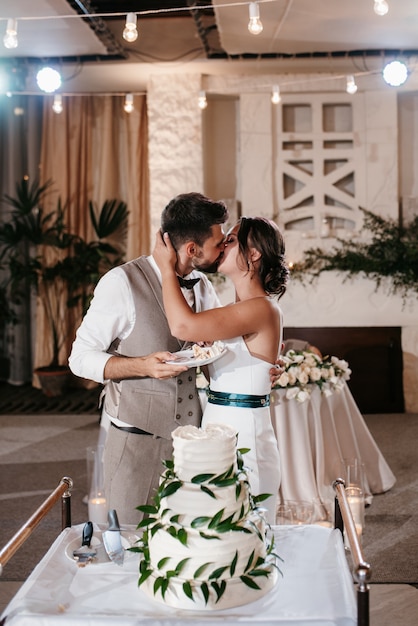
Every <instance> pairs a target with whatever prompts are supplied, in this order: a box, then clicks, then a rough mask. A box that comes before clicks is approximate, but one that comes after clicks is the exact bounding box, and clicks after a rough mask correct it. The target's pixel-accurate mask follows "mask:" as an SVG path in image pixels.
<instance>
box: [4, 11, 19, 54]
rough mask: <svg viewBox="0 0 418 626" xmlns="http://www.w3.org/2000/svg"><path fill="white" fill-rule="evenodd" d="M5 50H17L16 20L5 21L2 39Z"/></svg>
mask: <svg viewBox="0 0 418 626" xmlns="http://www.w3.org/2000/svg"><path fill="white" fill-rule="evenodd" d="M3 43H4V47H5V48H9V49H11V48H17V45H18V41H17V20H15V19H14V18H13V17H12V18H10V19H8V20H7V27H6V34H5V35H4V37H3Z"/></svg>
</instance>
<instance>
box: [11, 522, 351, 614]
mask: <svg viewBox="0 0 418 626" xmlns="http://www.w3.org/2000/svg"><path fill="white" fill-rule="evenodd" d="M82 526H83V525H78V526H74V527H73V528H68V529H66V530H64V531H63V532H62V533H61V534H60V536H59V537H58V539H57V540H56V541H55V542H54V544H53V545H52V546H51V548H50V550H49V552H48V553H47V554H46V556H45V557H44V558H43V559H42V561H41V562H40V563H39V564H38V566H37V567H36V568H35V570H34V571H33V572H32V574H31V575H30V577H29V578H28V580H27V581H26V582H25V583H24V585H23V586H22V587H21V589H20V590H19V592H18V593H17V595H16V596H15V597H14V599H13V600H12V601H11V603H10V604H9V605H8V607H7V608H6V610H5V611H4V613H3V615H2V617H3V618H4V617H5V616H7V621H6V626H35V625H36V626H62V625H65V626H80V625H83V626H85V625H89V626H112V625H115V626H143V625H146V626H181V625H184V624H185V623H186V622H187V623H192V624H193V625H196V626H208V625H212V624H213V625H215V624H216V625H219V624H221V623H227V624H239V625H248V626H249V625H252V626H254V625H255V624H262V625H263V626H273V625H277V624H279V625H280V626H302V625H304V626H307V625H310V624H317V625H318V624H320V625H321V626H331V625H337V626H354V625H355V624H356V610H357V609H356V599H355V593H354V585H353V582H352V578H351V575H350V572H349V569H348V565H347V560H346V557H345V553H344V548H343V544H342V539H341V534H340V532H339V531H338V530H331V529H328V528H322V527H319V526H281V527H276V528H274V533H275V536H276V550H275V551H276V553H277V554H279V555H280V556H281V557H282V558H283V559H284V563H281V564H280V568H281V570H282V572H283V578H281V577H279V580H278V582H277V585H276V587H275V588H274V589H273V590H272V591H271V592H269V593H268V594H267V595H266V596H264V597H263V598H261V599H260V600H258V601H256V602H253V603H251V604H248V605H245V606H242V607H238V608H236V609H227V610H224V611H217V612H189V611H187V612H185V611H178V610H175V609H170V608H167V607H165V606H163V605H161V604H159V603H157V602H155V601H154V600H153V599H150V598H148V597H147V596H146V595H145V593H144V592H143V591H142V590H141V589H138V587H137V580H138V561H139V556H138V554H135V553H126V554H127V556H126V557H125V562H124V564H123V567H119V566H118V565H116V564H114V563H111V562H102V563H91V564H89V565H88V566H86V567H84V568H79V567H77V565H76V564H75V563H74V562H73V561H72V560H70V559H69V558H68V557H67V556H66V555H65V548H66V546H68V544H69V543H70V542H73V541H74V540H76V539H78V538H81V532H82ZM96 530H98V529H97V528H96ZM132 532H135V531H134V529H132Z"/></svg>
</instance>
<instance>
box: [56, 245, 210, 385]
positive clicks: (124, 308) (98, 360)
mask: <svg viewBox="0 0 418 626" xmlns="http://www.w3.org/2000/svg"><path fill="white" fill-rule="evenodd" d="M147 260H148V262H149V263H150V265H151V267H152V268H153V269H154V271H155V273H156V274H157V276H158V277H159V278H160V280H161V273H160V271H159V269H158V266H157V264H156V263H155V261H154V259H153V257H152V256H149V257H147ZM190 277H191V278H197V277H200V278H201V280H200V282H199V283H197V285H196V286H195V287H194V289H193V290H189V289H184V290H183V292H184V293H185V296H186V299H189V298H190V296H191V295H192V294H191V293H190V292H191V291H193V292H194V296H195V300H196V311H201V310H205V309H213V308H216V307H218V306H220V302H219V299H218V296H217V295H216V292H215V290H214V288H213V286H212V285H211V283H210V281H209V280H208V278H207V277H206V276H205V275H204V274H202V273H201V272H196V271H193V272H192V273H191V274H190ZM187 292H188V293H187ZM135 319H136V316H135V307H134V302H133V297H132V292H131V287H130V285H129V281H128V278H127V276H126V274H125V272H124V271H123V270H122V269H121V268H120V267H116V268H113V269H111V270H110V271H109V272H107V274H105V275H104V276H103V277H102V278H101V279H100V280H99V282H98V283H97V286H96V288H95V290H94V298H93V299H92V301H91V304H90V308H89V310H88V311H87V313H86V315H85V317H84V319H83V321H82V323H81V325H80V327H79V329H78V330H77V334H76V338H75V341H74V343H73V346H72V350H71V354H70V357H69V360H68V362H69V365H70V368H71V371H72V372H73V373H74V374H75V375H76V376H80V377H81V378H86V379H88V380H94V381H96V382H98V383H104V382H105V379H104V368H105V365H106V363H107V361H108V359H110V357H111V356H112V355H111V354H109V353H108V352H107V350H108V349H109V346H110V345H111V343H112V342H113V341H114V340H115V339H116V338H119V339H126V337H128V336H129V334H130V333H131V331H132V329H133V327H134V324H135ZM161 349H162V350H164V349H165V348H164V346H161Z"/></svg>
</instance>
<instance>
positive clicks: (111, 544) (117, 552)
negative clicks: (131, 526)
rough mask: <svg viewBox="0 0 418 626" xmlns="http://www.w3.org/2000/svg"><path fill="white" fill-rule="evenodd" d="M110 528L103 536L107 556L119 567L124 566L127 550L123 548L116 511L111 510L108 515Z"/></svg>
mask: <svg viewBox="0 0 418 626" xmlns="http://www.w3.org/2000/svg"><path fill="white" fill-rule="evenodd" d="M107 519H108V522H109V528H108V529H107V530H105V531H104V532H103V534H102V538H103V544H104V547H105V549H106V552H107V556H108V557H109V559H110V560H111V561H114V563H116V564H117V565H123V559H124V556H125V550H124V548H123V546H122V538H121V534H120V526H119V520H118V516H117V513H116V511H115V509H111V510H110V511H109V512H108V514H107Z"/></svg>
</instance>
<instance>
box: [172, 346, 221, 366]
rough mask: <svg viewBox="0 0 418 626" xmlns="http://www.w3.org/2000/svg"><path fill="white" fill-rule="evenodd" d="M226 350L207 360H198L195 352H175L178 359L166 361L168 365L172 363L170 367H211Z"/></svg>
mask: <svg viewBox="0 0 418 626" xmlns="http://www.w3.org/2000/svg"><path fill="white" fill-rule="evenodd" d="M226 350H227V349H226V348H224V349H223V350H222V352H221V353H220V354H215V356H210V357H208V358H207V359H197V358H196V357H195V356H193V350H180V351H179V352H173V354H175V355H176V357H177V359H175V360H174V359H173V360H172V361H166V363H170V365H187V366H188V367H199V366H200V365H209V363H213V362H214V361H217V360H218V359H220V358H221V356H223V355H224V354H225V352H226Z"/></svg>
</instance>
